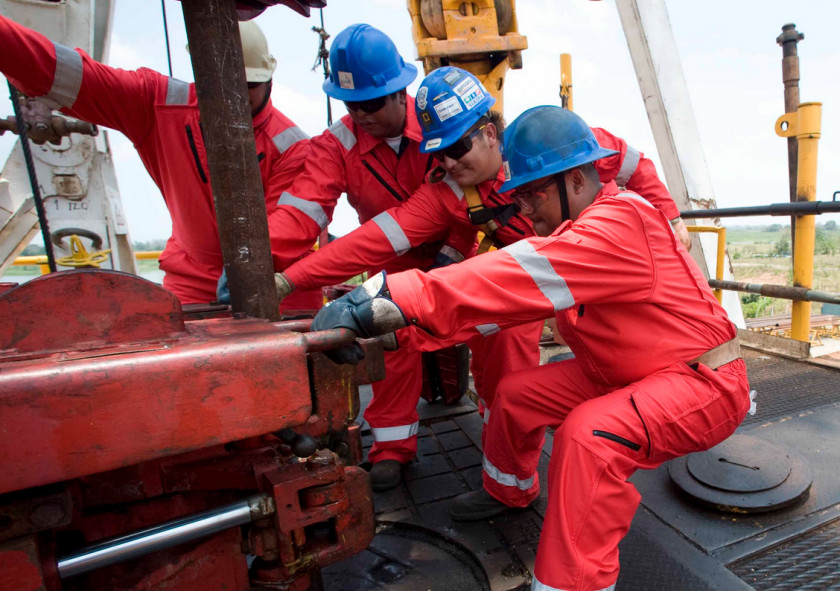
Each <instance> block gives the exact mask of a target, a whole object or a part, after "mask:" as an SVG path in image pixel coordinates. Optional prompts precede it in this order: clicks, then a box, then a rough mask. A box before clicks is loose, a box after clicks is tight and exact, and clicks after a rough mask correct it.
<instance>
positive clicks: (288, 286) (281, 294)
mask: <svg viewBox="0 0 840 591" xmlns="http://www.w3.org/2000/svg"><path fill="white" fill-rule="evenodd" d="M274 287H276V288H277V303H280V302H282V301H283V300H284V299H285V298H286V296H288V295H289V294H290V293H292V292H293V291H294V290H295V285H294V284H293V283H292V282H291V281H289V278H288V277H286V275H285V274H283V273H275V274H274Z"/></svg>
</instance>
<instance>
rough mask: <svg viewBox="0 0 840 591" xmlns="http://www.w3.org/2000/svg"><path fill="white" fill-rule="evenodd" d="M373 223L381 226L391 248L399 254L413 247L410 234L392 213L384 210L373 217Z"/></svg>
mask: <svg viewBox="0 0 840 591" xmlns="http://www.w3.org/2000/svg"><path fill="white" fill-rule="evenodd" d="M373 223H374V224H376V225H377V226H379V229H380V230H382V233H383V234H385V237H386V238H387V239H388V242H390V243H391V248H393V249H394V253H395V254H396V255H397V256H400V255H403V254H405V253H407V252H408V251H409V249H411V243H410V242H409V241H408V236H406V235H405V232H404V231H403V229H402V228H401V227H400V224H399V222H397V220H395V219H394V218H393V217H392V216H391V214H390V213H388V212H387V211H383V212H382V213H380V214H379V215H378V216H376V217H374V218H373Z"/></svg>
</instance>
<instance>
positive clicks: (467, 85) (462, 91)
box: [452, 78, 484, 111]
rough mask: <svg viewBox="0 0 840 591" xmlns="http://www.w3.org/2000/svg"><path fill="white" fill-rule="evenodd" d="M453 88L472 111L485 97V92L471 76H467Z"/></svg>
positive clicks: (468, 109)
mask: <svg viewBox="0 0 840 591" xmlns="http://www.w3.org/2000/svg"><path fill="white" fill-rule="evenodd" d="M452 90H454V91H455V94H457V95H458V96H460V97H461V100H462V101H464V106H465V107H466V108H467V111H471V110H472V109H473V108H474V107H475V106H476V105H477V104H478V103H479V102H481V99H483V98H484V93H483V92H482V91H481V88H479V86H478V84H476V83H475V82H474V81H473V80H472V79H471V78H467V79H466V80H464V81H463V82H461V83H459V84H458V86H456V87H455V88H453V89H452Z"/></svg>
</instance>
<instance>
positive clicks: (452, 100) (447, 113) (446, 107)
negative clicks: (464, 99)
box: [435, 96, 464, 123]
mask: <svg viewBox="0 0 840 591" xmlns="http://www.w3.org/2000/svg"><path fill="white" fill-rule="evenodd" d="M463 110H464V108H463V107H462V106H461V101H459V100H458V97H455V96H452V97H449V98H448V99H446V100H445V101H442V102H440V103H438V104H437V105H435V112H436V113H437V116H438V119H440V121H441V123H443V122H444V121H446V120H447V119H449V118H450V117H454V116H455V115H457V114H458V113H460V112H462V111H463Z"/></svg>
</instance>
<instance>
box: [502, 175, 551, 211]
mask: <svg viewBox="0 0 840 591" xmlns="http://www.w3.org/2000/svg"><path fill="white" fill-rule="evenodd" d="M554 181H555V179H554V176H550V177H549V178H548V179H547V180H546V181H545V182H544V183H542V184H541V185H538V186H536V187H521V188H519V189H516V190H515V191H514V192H513V193H511V194H510V198H511V199H513V202H514V203H516V205H517V206H518V207H519V211H521V212H522V213H530V212H533V211H536V210H537V208H538V207H539V205H536V201H537V198H538V197H540V196H541V195H545V192H544V191H545V189H546V187H548V186H549V185H550V184H551V183H553V182H554Z"/></svg>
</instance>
